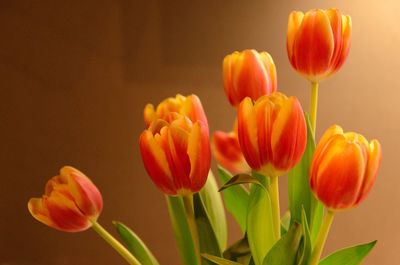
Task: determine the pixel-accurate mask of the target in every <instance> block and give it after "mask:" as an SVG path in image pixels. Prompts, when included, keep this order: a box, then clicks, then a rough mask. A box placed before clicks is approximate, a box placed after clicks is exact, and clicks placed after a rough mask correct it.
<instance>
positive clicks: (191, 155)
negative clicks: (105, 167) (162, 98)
mask: <svg viewBox="0 0 400 265" xmlns="http://www.w3.org/2000/svg"><path fill="white" fill-rule="evenodd" d="M139 143H140V151H141V155H142V159H143V163H144V166H145V168H146V171H147V173H148V174H149V176H150V177H151V179H152V180H153V182H154V184H156V185H157V187H158V188H159V189H160V190H161V191H162V192H164V193H166V194H168V195H182V196H186V195H188V194H191V193H194V192H198V191H199V190H200V189H201V188H202V187H203V186H204V184H205V182H206V180H207V176H208V172H209V170H210V163H211V151H210V145H209V134H208V126H207V125H206V124H204V122H203V121H201V120H197V121H196V122H192V121H191V120H190V119H189V118H188V117H186V116H183V115H181V114H179V113H176V112H172V113H169V115H168V116H167V117H166V118H165V120H162V119H158V120H155V121H153V122H152V123H151V125H150V126H149V128H148V129H146V130H144V131H143V133H142V134H141V135H140V139H139Z"/></svg>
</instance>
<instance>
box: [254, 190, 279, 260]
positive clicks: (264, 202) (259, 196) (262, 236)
mask: <svg viewBox="0 0 400 265" xmlns="http://www.w3.org/2000/svg"><path fill="white" fill-rule="evenodd" d="M272 222H273V221H272V209H271V199H270V197H269V194H268V191H267V190H266V189H265V188H261V187H260V186H258V185H253V186H252V187H251V192H250V199H249V207H248V213H247V238H248V241H249V246H250V250H251V253H252V255H253V259H254V263H255V264H256V265H261V264H262V262H263V260H264V257H265V255H266V254H267V253H268V251H269V250H270V249H271V247H272V246H273V244H274V243H275V241H276V239H275V233H274V228H273V224H272Z"/></svg>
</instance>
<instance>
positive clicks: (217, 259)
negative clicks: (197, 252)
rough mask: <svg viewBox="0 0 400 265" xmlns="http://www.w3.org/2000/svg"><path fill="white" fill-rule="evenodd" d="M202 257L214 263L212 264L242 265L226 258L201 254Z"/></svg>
mask: <svg viewBox="0 0 400 265" xmlns="http://www.w3.org/2000/svg"><path fill="white" fill-rule="evenodd" d="M201 256H202V257H203V258H204V259H206V260H209V261H211V262H212V264H217V265H241V263H237V262H235V261H231V260H227V259H224V258H220V257H216V256H213V255H210V254H201Z"/></svg>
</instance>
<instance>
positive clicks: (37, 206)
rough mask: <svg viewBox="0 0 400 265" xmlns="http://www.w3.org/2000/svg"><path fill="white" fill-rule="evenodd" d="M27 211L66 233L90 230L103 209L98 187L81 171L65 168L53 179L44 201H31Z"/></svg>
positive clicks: (50, 181) (41, 199)
mask: <svg viewBox="0 0 400 265" xmlns="http://www.w3.org/2000/svg"><path fill="white" fill-rule="evenodd" d="M28 209H29V212H30V213H31V214H32V216H33V217H34V218H35V219H37V220H38V221H40V222H42V223H44V224H46V225H48V226H50V227H53V228H55V229H58V230H61V231H65V232H79V231H83V230H86V229H88V228H89V227H91V225H92V222H95V221H96V220H97V218H98V217H99V215H100V213H101V210H102V209H103V199H102V196H101V193H100V192H99V190H98V189H97V187H96V186H95V185H94V184H93V183H92V182H91V181H90V179H89V178H88V177H86V176H85V175H84V174H83V173H82V172H80V171H79V170H77V169H75V168H73V167H69V166H65V167H63V168H61V170H60V175H59V176H55V177H53V178H51V179H50V180H49V181H48V182H47V184H46V188H45V194H44V195H43V196H42V198H32V199H30V200H29V202H28Z"/></svg>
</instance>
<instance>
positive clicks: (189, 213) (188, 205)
mask: <svg viewBox="0 0 400 265" xmlns="http://www.w3.org/2000/svg"><path fill="white" fill-rule="evenodd" d="M182 199H183V204H184V206H185V213H186V219H187V221H188V225H189V229H190V233H191V235H192V241H193V245H194V250H195V252H196V257H197V263H198V264H199V265H200V264H201V257H200V243H199V234H198V232H197V225H196V219H195V216H194V208H193V194H190V195H185V196H182Z"/></svg>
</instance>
